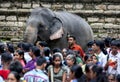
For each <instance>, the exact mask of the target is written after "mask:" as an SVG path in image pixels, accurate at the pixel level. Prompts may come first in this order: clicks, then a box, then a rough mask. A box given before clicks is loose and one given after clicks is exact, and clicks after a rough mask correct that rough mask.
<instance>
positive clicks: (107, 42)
mask: <svg viewBox="0 0 120 82" xmlns="http://www.w3.org/2000/svg"><path fill="white" fill-rule="evenodd" d="M111 41H112V38H110V37H106V38H105V40H104V43H105V46H107V47H110V43H111Z"/></svg>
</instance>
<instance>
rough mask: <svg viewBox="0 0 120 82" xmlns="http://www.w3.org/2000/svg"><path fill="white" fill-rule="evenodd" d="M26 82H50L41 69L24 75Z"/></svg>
mask: <svg viewBox="0 0 120 82" xmlns="http://www.w3.org/2000/svg"><path fill="white" fill-rule="evenodd" d="M24 79H25V80H26V82H49V78H48V76H47V75H46V74H45V73H44V72H43V71H42V70H40V69H33V70H31V71H29V72H27V73H26V74H25V75H24Z"/></svg>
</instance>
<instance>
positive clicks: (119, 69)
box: [107, 53, 120, 74]
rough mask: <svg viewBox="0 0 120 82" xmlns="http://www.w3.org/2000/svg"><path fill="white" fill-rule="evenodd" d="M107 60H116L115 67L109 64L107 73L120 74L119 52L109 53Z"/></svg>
mask: <svg viewBox="0 0 120 82" xmlns="http://www.w3.org/2000/svg"><path fill="white" fill-rule="evenodd" d="M108 61H111V62H114V61H116V63H117V68H116V69H114V68H113V66H112V65H109V67H108V70H107V71H108V73H111V74H120V53H117V54H116V55H112V53H110V54H109V59H108Z"/></svg>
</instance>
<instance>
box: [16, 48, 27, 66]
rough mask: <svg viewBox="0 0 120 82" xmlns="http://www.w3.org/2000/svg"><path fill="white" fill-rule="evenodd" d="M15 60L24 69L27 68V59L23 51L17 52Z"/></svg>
mask: <svg viewBox="0 0 120 82" xmlns="http://www.w3.org/2000/svg"><path fill="white" fill-rule="evenodd" d="M14 60H18V61H19V62H20V63H21V64H22V66H23V67H24V66H25V63H26V62H25V59H24V51H22V50H17V51H16V52H15V53H14Z"/></svg>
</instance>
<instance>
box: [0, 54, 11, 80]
mask: <svg viewBox="0 0 120 82" xmlns="http://www.w3.org/2000/svg"><path fill="white" fill-rule="evenodd" d="M1 60H2V65H3V66H2V69H1V70H0V76H1V77H2V78H3V79H4V80H6V79H7V76H8V74H9V72H10V70H9V69H8V67H9V65H10V63H11V61H12V56H11V55H10V53H7V52H5V53H2V54H1Z"/></svg>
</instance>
